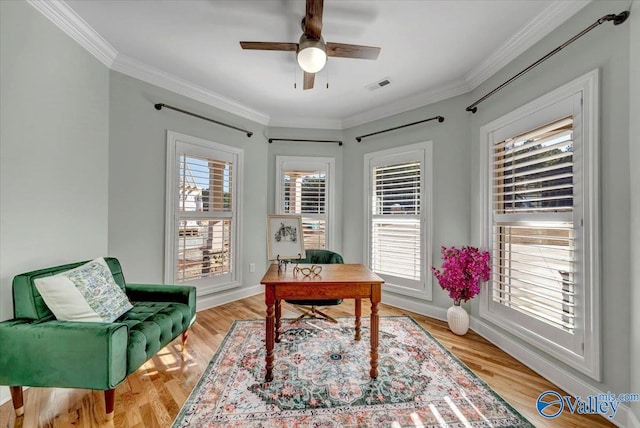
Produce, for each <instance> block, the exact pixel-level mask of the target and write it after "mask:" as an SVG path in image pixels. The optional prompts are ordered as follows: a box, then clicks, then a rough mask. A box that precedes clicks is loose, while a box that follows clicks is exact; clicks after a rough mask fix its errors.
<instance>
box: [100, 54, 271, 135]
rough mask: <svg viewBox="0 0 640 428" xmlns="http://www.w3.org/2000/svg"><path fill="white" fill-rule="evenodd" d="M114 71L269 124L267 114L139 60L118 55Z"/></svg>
mask: <svg viewBox="0 0 640 428" xmlns="http://www.w3.org/2000/svg"><path fill="white" fill-rule="evenodd" d="M111 69H112V70H114V71H119V72H120V73H123V74H126V75H128V76H131V77H134V78H136V79H139V80H142V81H144V82H147V83H150V84H152V85H155V86H159V87H161V88H164V89H166V90H169V91H171V92H176V93H178V94H180V95H184V96H185V97H189V98H191V99H194V100H196V101H200V102H202V103H204V104H208V105H210V106H213V107H216V108H219V109H221V110H224V111H226V112H228V113H232V114H235V115H238V116H240V117H244V118H245V119H249V120H252V121H254V122H257V123H259V124H261V125H269V115H267V114H264V113H261V112H259V111H257V110H253V109H251V108H249V107H246V106H244V105H242V104H240V103H238V102H236V101H234V100H232V99H229V98H225V97H223V96H221V95H219V94H217V93H215V92H213V91H210V90H208V89H206V88H203V87H202V86H198V85H195V84H193V83H191V82H189V81H187V80H185V79H182V78H180V77H177V76H174V75H172V74H169V73H166V72H164V71H162V70H160V69H158V68H155V67H152V66H150V65H148V64H145V63H143V62H141V61H138V60H136V59H133V58H131V57H128V56H126V55H122V54H120V55H118V56H117V57H116V59H115V61H114V62H113V65H112V67H111Z"/></svg>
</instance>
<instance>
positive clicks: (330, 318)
mask: <svg viewBox="0 0 640 428" xmlns="http://www.w3.org/2000/svg"><path fill="white" fill-rule="evenodd" d="M313 312H315V313H316V314H319V315H321V316H322V317H324V318H325V319H326V320H327V321H331V322H332V323H335V324H338V320H337V319H335V318H333V317H332V316H331V315H327V314H325V313H324V312H322V311H321V310H319V309H318V308H315V307H314V308H313Z"/></svg>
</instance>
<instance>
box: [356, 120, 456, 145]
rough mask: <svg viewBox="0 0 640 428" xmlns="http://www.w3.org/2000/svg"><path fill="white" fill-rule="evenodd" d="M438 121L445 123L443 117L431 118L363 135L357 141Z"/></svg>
mask: <svg viewBox="0 0 640 428" xmlns="http://www.w3.org/2000/svg"><path fill="white" fill-rule="evenodd" d="M436 119H437V120H438V122H440V123H442V122H444V117H442V116H433V117H430V118H429V119H424V120H419V121H417V122H411V123H407V124H406V125H400V126H396V127H394V128H389V129H383V130H382V131H378V132H372V133H371V134H367V135H361V136H359V137H356V141H357V142H358V143H359V142H361V141H362V139H363V138H367V137H371V136H372V135H378V134H382V133H383V132H389V131H395V130H396V129H400V128H406V127H407V126H413V125H417V124H419V123H423V122H429V121H431V120H436Z"/></svg>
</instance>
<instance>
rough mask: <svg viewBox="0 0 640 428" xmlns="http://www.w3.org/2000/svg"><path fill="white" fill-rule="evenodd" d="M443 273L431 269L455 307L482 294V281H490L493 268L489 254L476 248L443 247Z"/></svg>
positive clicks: (433, 268)
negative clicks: (490, 264)
mask: <svg viewBox="0 0 640 428" xmlns="http://www.w3.org/2000/svg"><path fill="white" fill-rule="evenodd" d="M441 251H442V259H443V260H444V263H442V271H440V270H438V269H436V268H435V267H433V266H432V267H431V271H432V272H433V275H434V276H435V277H436V278H437V279H438V282H439V283H440V287H442V289H443V290H446V291H448V292H449V297H451V298H452V299H453V301H454V304H455V305H460V301H461V300H464V301H465V302H466V301H467V300H469V299H471V298H473V297H474V296H475V295H476V294H478V293H479V292H480V281H488V280H489V274H490V273H491V268H490V267H489V253H488V252H486V251H480V250H478V249H477V248H475V247H468V246H464V247H462V248H456V247H451V248H446V247H444V246H443V247H442V250H441Z"/></svg>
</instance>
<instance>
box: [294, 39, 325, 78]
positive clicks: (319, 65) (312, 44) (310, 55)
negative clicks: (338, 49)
mask: <svg viewBox="0 0 640 428" xmlns="http://www.w3.org/2000/svg"><path fill="white" fill-rule="evenodd" d="M297 60H298V65H300V68H302V69H303V70H304V71H306V72H307V73H317V72H318V71H320V70H322V69H323V67H324V66H325V64H326V63H327V51H326V48H325V45H324V42H323V41H322V39H320V40H311V39H308V38H306V37H305V36H304V35H303V36H302V37H301V38H300V43H299V48H298V54H297Z"/></svg>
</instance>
